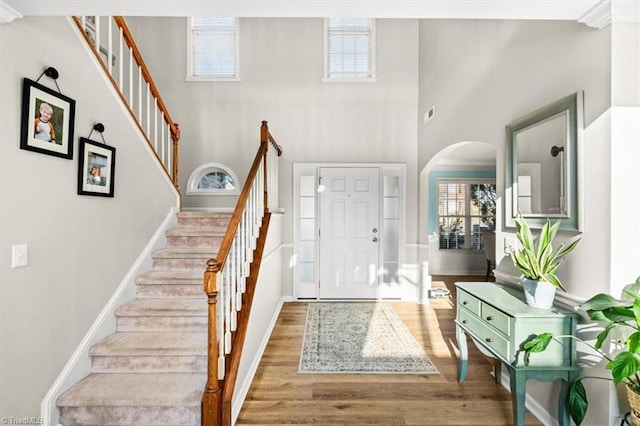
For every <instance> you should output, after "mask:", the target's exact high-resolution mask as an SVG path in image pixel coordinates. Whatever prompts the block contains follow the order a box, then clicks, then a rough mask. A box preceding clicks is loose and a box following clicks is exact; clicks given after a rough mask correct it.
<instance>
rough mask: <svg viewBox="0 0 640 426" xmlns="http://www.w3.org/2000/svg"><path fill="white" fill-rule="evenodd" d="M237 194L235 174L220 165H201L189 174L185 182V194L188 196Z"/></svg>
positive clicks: (237, 184) (237, 183) (237, 186)
mask: <svg viewBox="0 0 640 426" xmlns="http://www.w3.org/2000/svg"><path fill="white" fill-rule="evenodd" d="M239 192H240V188H239V182H238V178H237V177H236V175H235V173H233V171H232V170H231V169H229V168H228V167H226V166H224V165H222V164H217V163H207V164H203V165H202V166H200V167H198V168H197V169H195V170H194V171H193V173H191V176H189V180H188V181H187V194H190V195H215V194H220V195H232V194H238V193H239Z"/></svg>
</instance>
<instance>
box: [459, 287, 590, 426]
mask: <svg viewBox="0 0 640 426" xmlns="http://www.w3.org/2000/svg"><path fill="white" fill-rule="evenodd" d="M456 288H457V310H456V338H457V340H458V348H459V349H460V371H459V377H458V379H459V381H460V382H463V381H464V379H465V376H466V374H467V360H468V350H467V339H466V335H468V336H469V337H471V338H472V339H473V341H474V342H475V343H476V345H477V346H478V348H479V349H480V350H481V351H482V352H483V353H485V354H487V355H490V356H492V357H494V358H496V363H495V376H496V377H495V379H496V382H499V380H500V375H501V367H502V365H503V364H504V365H505V366H506V367H507V368H508V369H509V378H510V380H509V381H510V387H511V399H512V403H513V419H514V420H513V421H514V425H518V426H521V425H524V403H525V395H526V381H527V379H530V378H534V379H536V380H540V381H554V380H557V379H560V380H562V387H561V390H560V398H559V400H558V421H559V423H560V426H563V425H569V413H568V411H567V409H566V404H565V400H566V395H567V392H568V389H569V383H570V382H571V381H573V380H574V379H575V378H577V376H578V373H579V368H578V365H577V360H576V350H575V342H574V340H573V339H562V342H558V341H555V340H554V341H552V342H551V344H550V345H549V347H548V348H547V350H545V351H544V352H541V353H536V354H534V355H533V356H531V358H530V363H529V365H528V366H526V367H525V365H524V353H523V352H522V350H521V345H522V343H523V342H524V341H526V340H527V339H528V338H529V337H530V336H531V335H532V334H540V333H544V332H550V333H553V334H563V335H566V334H574V333H575V329H576V322H577V315H576V314H575V313H574V312H570V311H565V310H561V309H557V308H553V309H550V310H542V309H535V308H532V307H530V306H529V305H527V304H526V303H525V302H524V294H523V292H522V290H521V289H516V288H512V287H509V286H504V285H500V284H496V283H489V282H458V283H456Z"/></svg>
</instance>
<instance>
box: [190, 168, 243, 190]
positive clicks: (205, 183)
mask: <svg viewBox="0 0 640 426" xmlns="http://www.w3.org/2000/svg"><path fill="white" fill-rule="evenodd" d="M198 189H228V190H234V189H236V186H235V183H234V182H233V178H232V177H231V176H229V175H228V174H226V173H225V172H211V173H207V174H206V175H204V176H202V179H200V182H198Z"/></svg>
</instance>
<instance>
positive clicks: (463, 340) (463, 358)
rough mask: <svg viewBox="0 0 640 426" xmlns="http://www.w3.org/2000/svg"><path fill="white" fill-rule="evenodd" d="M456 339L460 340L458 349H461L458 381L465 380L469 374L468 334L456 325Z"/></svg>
mask: <svg viewBox="0 0 640 426" xmlns="http://www.w3.org/2000/svg"><path fill="white" fill-rule="evenodd" d="M456 340H457V341H458V349H460V371H459V372H458V381H459V382H460V383H462V382H464V379H465V377H466V376H467V359H468V352H467V336H466V335H465V334H464V330H463V329H462V328H461V327H460V326H459V325H456Z"/></svg>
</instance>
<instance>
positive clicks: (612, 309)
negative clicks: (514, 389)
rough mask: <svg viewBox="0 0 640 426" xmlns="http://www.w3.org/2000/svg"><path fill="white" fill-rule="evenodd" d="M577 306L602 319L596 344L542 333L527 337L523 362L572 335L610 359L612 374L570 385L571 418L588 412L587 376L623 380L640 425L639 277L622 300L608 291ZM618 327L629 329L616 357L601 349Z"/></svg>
mask: <svg viewBox="0 0 640 426" xmlns="http://www.w3.org/2000/svg"><path fill="white" fill-rule="evenodd" d="M577 309H580V310H583V311H585V312H586V313H587V314H588V315H589V318H591V319H592V320H594V321H598V322H601V323H602V325H603V326H604V330H603V331H602V332H600V334H598V336H597V338H596V341H595V343H594V344H593V345H591V344H589V343H587V342H585V341H584V340H582V339H580V338H579V337H576V336H573V335H553V334H551V333H542V334H539V335H534V336H532V337H531V338H530V339H527V341H526V342H525V343H523V345H522V349H523V351H524V363H525V365H528V364H529V359H530V356H531V354H533V353H537V352H542V351H544V350H545V349H546V348H547V346H548V345H549V343H550V342H551V339H556V340H557V339H560V338H572V339H575V340H577V341H580V342H582V343H584V344H585V345H587V346H588V347H590V348H592V349H593V350H595V351H597V352H598V353H600V355H602V356H603V357H604V358H605V359H606V360H607V365H606V367H605V368H606V369H607V370H610V371H611V377H595V376H581V377H578V378H577V379H575V380H574V381H573V382H572V383H571V384H570V385H569V392H568V393H567V401H566V404H567V408H568V409H569V414H570V415H571V418H572V419H573V421H574V422H575V423H576V425H580V424H581V423H582V421H583V419H584V417H585V415H586V413H587V408H588V407H589V403H588V400H587V393H586V390H585V388H584V385H583V384H582V380H583V379H586V378H595V379H604V380H612V381H613V383H615V384H616V385H617V384H620V383H624V384H625V385H626V387H627V396H628V399H629V404H630V405H631V417H632V418H633V424H634V425H640V277H638V278H637V279H636V281H635V283H633V284H630V285H628V286H626V287H625V288H624V290H623V293H622V298H621V299H616V298H614V297H612V296H610V295H608V294H605V293H599V294H596V295H595V296H593V297H592V298H591V299H589V300H587V301H586V302H585V303H583V304H582V305H580V306H578V307H577ZM617 328H621V330H622V331H626V332H630V334H628V336H627V337H624V338H621V339H617V340H616V343H617V344H618V345H619V348H620V351H619V352H618V353H617V354H616V355H615V356H613V357H611V356H609V354H608V353H607V352H605V351H603V349H602V345H603V344H604V343H605V342H606V341H607V338H608V337H609V333H610V332H611V331H612V330H614V329H617Z"/></svg>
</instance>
